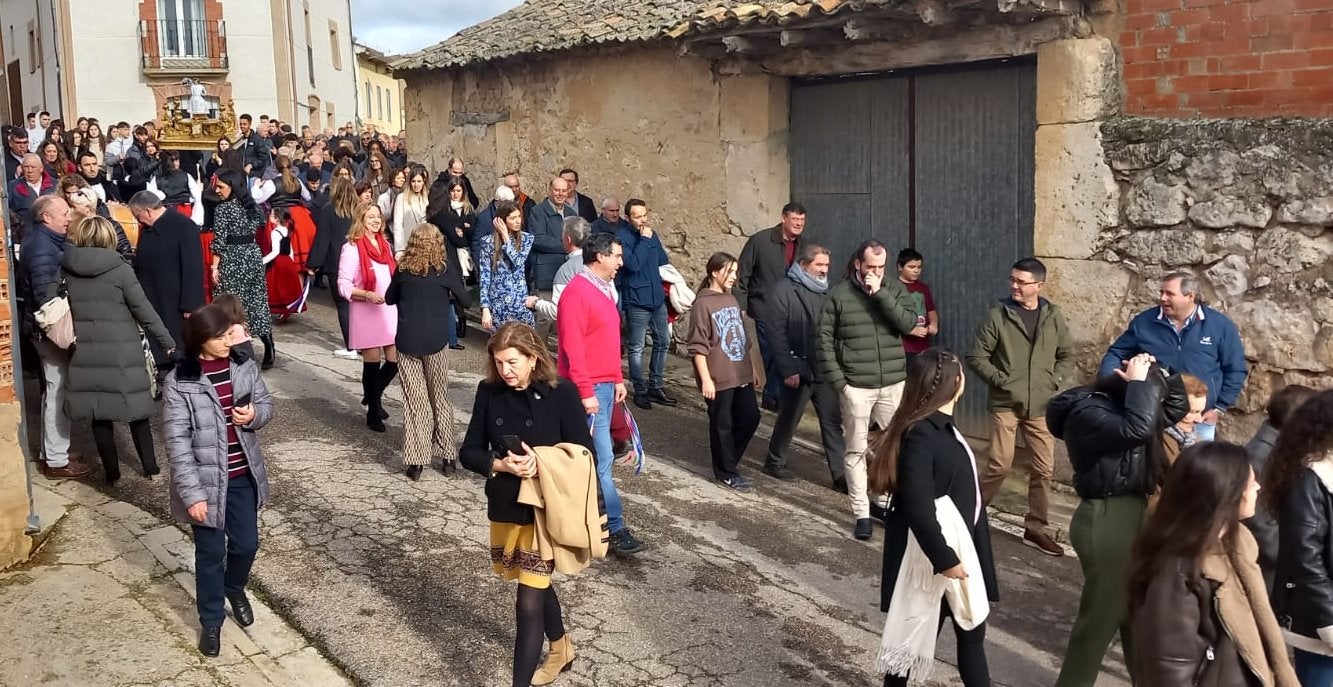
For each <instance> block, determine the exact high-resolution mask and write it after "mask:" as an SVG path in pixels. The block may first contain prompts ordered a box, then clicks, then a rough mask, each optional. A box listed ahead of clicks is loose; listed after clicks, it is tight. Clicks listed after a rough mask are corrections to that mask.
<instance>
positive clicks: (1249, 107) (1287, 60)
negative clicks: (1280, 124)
mask: <svg viewBox="0 0 1333 687" xmlns="http://www.w3.org/2000/svg"><path fill="white" fill-rule="evenodd" d="M1124 5H1125V10H1126V17H1125V27H1124V32H1123V33H1122V34H1121V36H1120V49H1121V53H1122V54H1123V56H1124V62H1125V92H1126V99H1125V113H1126V114H1133V115H1153V116H1166V117H1193V116H1203V117H1267V116H1276V115H1301V116H1310V117H1330V116H1333V0H1124Z"/></svg>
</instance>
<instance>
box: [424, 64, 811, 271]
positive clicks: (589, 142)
mask: <svg viewBox="0 0 1333 687" xmlns="http://www.w3.org/2000/svg"><path fill="white" fill-rule="evenodd" d="M407 78H408V82H409V85H410V87H409V89H408V91H407V120H408V121H407V132H408V133H407V135H408V139H409V140H410V141H412V142H413V143H412V146H413V149H414V150H420V151H422V152H421V158H422V159H423V161H425V162H426V163H427V164H428V165H430V166H431V167H432V168H433V169H435V170H441V169H443V168H444V167H445V164H446V162H447V161H448V159H449V158H450V157H451V156H458V157H461V158H463V159H464V160H466V161H467V163H468V165H469V167H468V169H469V171H468V175H469V177H471V179H472V180H473V182H474V185H475V186H476V189H477V193H478V195H481V196H488V195H489V194H490V193H491V192H492V191H493V190H494V188H495V185H496V184H497V183H498V180H499V177H500V175H501V174H503V173H504V172H505V171H509V170H519V171H520V172H521V174H522V179H523V189H524V190H525V191H526V192H527V193H528V194H529V195H532V196H534V197H535V198H537V199H541V198H543V197H545V195H546V184H547V182H548V181H549V180H550V178H551V177H553V176H555V174H556V172H558V171H559V170H560V168H562V167H566V166H568V167H572V168H574V169H577V170H578V171H579V175H580V186H579V191H580V192H582V193H585V194H587V195H589V196H591V197H592V198H593V200H594V201H596V202H598V203H600V201H601V199H602V197H603V196H606V195H613V196H615V197H617V198H619V199H620V200H621V202H622V203H623V202H624V200H625V199H626V198H628V197H638V198H642V199H644V200H646V201H647V202H648V205H649V208H650V209H651V210H652V211H653V213H654V215H655V217H654V218H653V221H654V223H655V224H656V225H657V226H658V227H659V228H660V229H662V230H663V234H662V235H663V238H664V240H665V242H666V244H667V247H668V249H669V250H670V251H671V253H672V259H673V262H675V263H676V264H677V265H678V266H680V267H681V268H682V271H685V272H687V273H690V274H697V273H698V272H701V271H702V263H703V262H704V261H705V260H707V259H708V256H709V255H710V254H711V253H712V252H713V251H715V250H730V251H738V250H740V247H741V245H743V243H744V238H743V237H744V236H747V235H749V234H752V233H754V232H755V231H756V230H758V229H761V228H765V227H769V226H772V225H774V224H776V223H777V220H778V216H779V211H780V209H781V207H782V205H783V203H785V202H786V201H787V194H788V190H789V189H788V186H789V182H788V179H789V170H788V166H787V165H788V162H787V152H786V128H787V84H786V80H785V79H781V78H775V77H769V76H766V75H732V76H721V75H717V74H715V73H714V72H713V71H712V69H711V67H710V64H709V63H708V61H706V60H701V59H696V58H682V57H679V56H678V55H677V54H676V52H675V50H674V49H673V48H672V47H670V46H661V47H653V48H642V47H636V48H634V49H632V50H622V51H616V52H608V53H586V52H585V53H579V54H578V55H576V56H574V57H566V58H553V59H547V60H540V61H525V62H506V63H502V64H501V65H499V66H496V65H488V66H485V67H480V68H475V69H468V70H456V71H450V72H443V71H441V72H431V73H429V74H409V75H408V77H407ZM687 238H688V240H687ZM696 263H698V264H697V265H696Z"/></svg>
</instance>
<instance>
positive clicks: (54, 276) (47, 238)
mask: <svg viewBox="0 0 1333 687" xmlns="http://www.w3.org/2000/svg"><path fill="white" fill-rule="evenodd" d="M32 218H33V225H32V226H31V227H30V228H29V230H28V232H27V233H26V234H24V236H23V243H22V245H20V246H19V265H18V266H19V294H20V295H21V296H22V298H23V331H24V334H25V335H26V336H29V337H31V338H32V341H33V347H34V348H36V349H37V357H38V358H40V359H41V363H42V383H43V387H42V459H43V462H42V474H44V475H46V476H47V477H48V478H49V479H78V478H80V477H83V476H84V475H87V474H88V473H89V472H91V471H92V466H90V465H88V464H86V463H84V462H82V461H81V460H79V459H78V457H77V456H75V455H73V454H72V453H70V450H69V430H70V428H69V416H68V415H65V388H66V376H67V374H68V372H69V356H70V352H69V351H68V350H66V349H63V348H60V347H59V346H57V345H55V344H53V343H51V342H50V341H49V340H48V339H47V338H46V335H45V334H43V333H42V330H41V329H40V328H39V327H38V326H37V321H36V318H35V317H34V314H35V313H36V312H37V311H38V310H40V309H41V307H42V305H44V304H45V303H46V302H47V301H49V300H51V298H53V297H54V296H55V295H56V291H57V287H58V286H59V285H60V275H61V272H60V261H61V259H62V258H64V256H65V230H66V229H67V228H68V227H69V204H68V203H66V202H65V199H64V198H61V197H60V196H41V197H40V198H38V199H37V201H36V202H35V203H34V204H33V206H32Z"/></svg>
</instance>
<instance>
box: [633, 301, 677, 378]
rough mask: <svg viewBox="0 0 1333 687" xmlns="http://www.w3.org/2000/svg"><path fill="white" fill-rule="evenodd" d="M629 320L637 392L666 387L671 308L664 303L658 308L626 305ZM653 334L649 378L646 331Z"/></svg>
mask: <svg viewBox="0 0 1333 687" xmlns="http://www.w3.org/2000/svg"><path fill="white" fill-rule="evenodd" d="M625 318H626V320H628V321H629V344H628V345H627V346H626V349H627V350H628V352H629V378H630V381H632V382H634V395H635V396H642V395H644V394H646V393H648V391H649V390H650V389H661V388H662V372H663V371H664V370H665V369H666V357H667V349H668V348H670V347H671V332H670V331H669V330H668V329H667V308H666V303H663V304H662V305H661V306H659V307H658V308H657V310H649V309H647V308H640V307H639V306H637V305H627V306H625ZM649 331H651V332H652V334H653V357H652V360H651V361H649V364H648V379H647V380H646V381H645V380H644V378H643V335H644V333H645V332H649Z"/></svg>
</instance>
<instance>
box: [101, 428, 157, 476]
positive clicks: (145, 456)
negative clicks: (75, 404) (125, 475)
mask: <svg viewBox="0 0 1333 687" xmlns="http://www.w3.org/2000/svg"><path fill="white" fill-rule="evenodd" d="M130 437H131V438H132V439H133V440H134V451H135V452H136V453H138V454H139V462H141V463H143V466H144V470H145V471H150V470H151V471H156V470H157V457H156V456H154V455H153V428H152V426H151V425H150V424H149V422H148V419H147V418H144V419H142V420H135V421H134V422H131V423H130ZM93 443H94V444H96V445H97V455H98V456H99V457H100V458H101V459H102V468H103V469H104V470H106V475H107V478H108V479H119V478H120V454H119V452H117V451H116V430H115V426H114V425H113V424H112V423H111V421H110V420H93Z"/></svg>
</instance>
